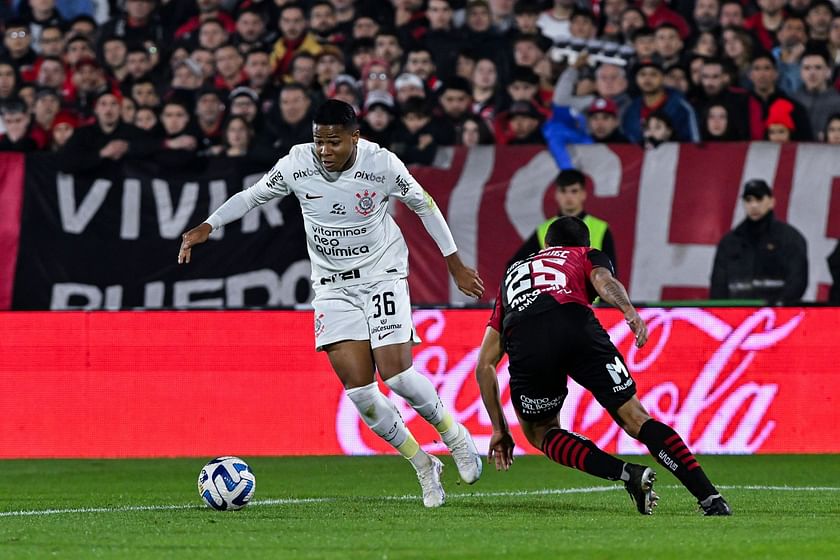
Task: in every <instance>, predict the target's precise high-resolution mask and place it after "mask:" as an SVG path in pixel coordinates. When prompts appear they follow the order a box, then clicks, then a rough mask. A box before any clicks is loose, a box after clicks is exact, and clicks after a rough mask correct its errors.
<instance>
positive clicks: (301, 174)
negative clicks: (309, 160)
mask: <svg viewBox="0 0 840 560" xmlns="http://www.w3.org/2000/svg"><path fill="white" fill-rule="evenodd" d="M317 174H318V170H317V169H312V168H309V169H298V170H297V171H295V172H294V173H292V180H294V181H297V180H298V179H304V178H306V177H312V176H313V175H317Z"/></svg>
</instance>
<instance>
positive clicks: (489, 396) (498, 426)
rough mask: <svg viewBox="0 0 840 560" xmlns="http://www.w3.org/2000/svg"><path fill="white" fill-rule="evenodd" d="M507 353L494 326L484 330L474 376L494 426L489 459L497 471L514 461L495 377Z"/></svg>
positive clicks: (488, 453) (507, 467)
mask: <svg viewBox="0 0 840 560" xmlns="http://www.w3.org/2000/svg"><path fill="white" fill-rule="evenodd" d="M502 355H504V351H503V350H502V337H501V336H500V335H499V333H498V331H496V330H495V329H493V328H492V327H487V329H486V330H485V331H484V339H483V340H482V341H481V349H480V350H479V351H478V363H477V365H476V368H475V377H476V379H477V380H478V387H479V389H480V390H481V400H482V401H483V402H484V408H485V409H486V410H487V415H488V416H489V417H490V422H491V424H492V425H493V437H492V438H490V445H489V446H488V451H487V461H488V462H489V463H493V462H495V463H496V470H497V471H498V470H508V469H509V468H510V466H511V464H512V463H513V448H514V445H515V444H514V442H513V438H512V437H511V435H510V431H509V430H508V424H507V420H506V419H505V413H504V411H503V409H502V401H501V398H500V397H499V382H498V380H497V379H496V366H497V365H499V362H500V361H501V359H502Z"/></svg>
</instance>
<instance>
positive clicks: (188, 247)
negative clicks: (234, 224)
mask: <svg viewBox="0 0 840 560" xmlns="http://www.w3.org/2000/svg"><path fill="white" fill-rule="evenodd" d="M212 231H213V227H212V226H211V225H210V224H208V223H207V222H204V223H203V224H200V225H198V226H196V227H194V228H192V229H191V230H189V231H188V232H186V233H184V234H183V235H182V236H181V250H180V251H178V264H184V263H188V262H190V256H191V255H192V248H193V247H194V246H196V245H200V244H202V243H204V242H205V241H207V239H208V238H209V237H210V232H212Z"/></svg>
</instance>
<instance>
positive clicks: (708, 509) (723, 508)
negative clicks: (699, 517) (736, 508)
mask: <svg viewBox="0 0 840 560" xmlns="http://www.w3.org/2000/svg"><path fill="white" fill-rule="evenodd" d="M706 502H708V505H703V504H704V503H706ZM698 503H699V504H700V508H701V509H702V510H703V515H732V508H731V507H729V504H728V503H726V500H724V499H723V496H721V495H720V494H715V495H714V496H709V497H708V498H706V499H705V500H703V501H702V502H698Z"/></svg>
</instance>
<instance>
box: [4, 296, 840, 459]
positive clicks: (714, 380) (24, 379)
mask: <svg viewBox="0 0 840 560" xmlns="http://www.w3.org/2000/svg"><path fill="white" fill-rule="evenodd" d="M597 314H598V317H599V318H600V320H601V322H602V323H603V324H604V326H605V328H606V329H607V330H608V332H609V333H610V336H611V337H612V339H613V341H614V342H615V344H616V345H617V346H618V348H619V349H620V350H621V351H622V353H623V354H624V355H625V357H626V359H627V363H628V366H629V369H630V371H631V373H632V374H633V376H634V378H635V379H636V382H637V384H638V388H639V396H640V398H641V401H642V403H644V405H645V406H646V407H647V409H648V411H650V412H651V414H652V415H653V416H655V417H657V418H659V419H661V420H662V421H664V422H667V423H669V424H671V425H672V426H673V427H674V428H675V429H676V430H677V431H678V432H680V433H681V434H682V435H683V437H684V438H685V439H686V441H687V442H688V444H689V445H690V446H691V447H693V448H694V450H695V451H696V452H697V453H837V452H840V429H838V427H837V425H838V420H840V362H839V361H838V360H836V358H835V352H834V351H833V350H834V344H836V343H837V333H838V332H840V309H831V308H731V309H720V308H716V309H700V308H674V309H659V308H649V309H644V310H642V316H643V317H644V318H645V319H646V320H647V322H648V325H649V327H650V330H651V339H650V342H649V343H648V344H647V346H645V348H643V349H641V350H636V349H634V348H633V346H632V336H630V335H629V334H630V333H629V330H628V329H627V327H626V325H625V324H624V321H623V319H622V316H621V315H620V314H619V313H617V312H615V311H614V310H597ZM488 316H489V311H487V310H455V311H443V310H419V311H416V312H415V314H414V320H415V325H416V327H417V330H418V332H419V334H420V336H421V337H422V338H423V342H422V343H421V344H419V345H418V346H417V347H416V348H415V367H416V368H417V370H418V371H420V372H421V373H423V374H425V375H427V376H429V378H430V379H431V380H432V382H433V383H434V384H435V386H436V387H437V389H438V392H439V393H440V395H441V398H442V400H443V401H444V403H445V404H446V405H447V406H448V407H449V409H450V410H451V411H452V413H453V415H454V416H455V418H456V419H458V420H459V421H461V422H464V423H465V424H466V425H467V426H468V427H469V428H470V429H471V431H472V432H473V434H474V435H475V439H476V443H477V445H478V447H479V449H480V450H486V448H487V441H488V440H489V437H490V433H491V428H490V425H489V421H488V418H487V416H486V414H485V413H484V411H483V407H482V405H481V398H480V396H479V392H478V386H477V384H476V382H475V378H474V373H473V372H474V367H475V362H476V357H477V354H478V346H479V344H480V341H481V337H482V334H483V331H484V328H485V324H486V320H487V318H488ZM312 332H313V317H312V313H311V312H305V311H277V312H264V311H237V312H230V311H226V312H217V311H211V312H196V311H193V312H113V313H109V312H91V313H84V312H78V313H76V312H67V313H47V312H44V313H40V312H39V313H27V312H13V313H0V383H2V388H3V389H2V391H0V410H2V411H3V413H2V415H0V458H27V457H28V458H32V457H166V456H211V455H225V454H241V455H246V456H248V455H250V456H255V455H307V454H369V453H382V452H390V451H391V450H390V448H389V447H388V446H387V445H386V444H384V443H383V442H381V441H380V440H379V439H378V438H377V437H376V436H374V435H373V434H372V433H371V432H370V430H369V429H368V428H367V427H366V426H365V425H364V424H363V423H362V421H361V420H360V419H359V418H358V416H357V414H356V411H355V409H354V407H353V405H352V404H351V403H350V401H349V400H348V399H346V398H345V397H344V395H343V392H342V389H341V385H340V383H339V382H338V380H337V378H336V377H335V375H334V374H333V373H332V371H331V369H330V367H329V363H328V361H327V359H326V356H325V355H324V354H322V353H316V352H315V350H314V348H313V346H314V344H313V334H312ZM499 380H500V386H501V388H502V390H503V395H502V398H503V403H504V405H505V410H506V413H507V416H508V418H509V420H510V421H511V425H512V428H513V432H514V438H515V439H516V440H517V443H518V444H519V448H518V450H519V451H525V452H529V453H533V452H535V451H536V450H535V449H533V448H531V447H530V446H529V445H528V444H527V442H526V441H525V438H524V436H523V435H522V433H521V431H520V429H519V427H518V426H517V424H516V419H515V416H514V414H513V409H512V406H511V404H510V397H509V393H508V391H507V386H508V375H507V362H506V360H503V362H502V364H501V366H500V368H499ZM380 385H381V387H382V390H383V392H385V393H386V394H388V388H387V387H386V386H385V385H383V384H380ZM569 387H570V391H569V396H568V397H567V398H566V402H565V404H564V407H563V410H562V412H561V414H560V420H561V423H562V425H563V426H564V427H566V428H567V429H571V430H573V431H576V432H579V433H582V434H584V435H586V436H588V437H590V438H591V439H593V440H594V441H595V442H596V443H598V445H600V446H602V447H603V448H604V449H606V450H608V451H610V452H618V453H643V452H646V450H645V449H644V448H643V447H642V446H641V445H640V444H638V443H637V442H636V441H634V440H632V439H631V438H629V437H628V436H626V435H624V434H623V433H622V432H621V431H620V430H619V429H618V428H617V427H616V426H615V425H614V424H613V422H612V421H611V420H610V418H609V416H608V415H607V414H606V413H605V412H604V411H603V409H601V407H600V406H599V405H598V404H597V402H595V401H594V399H593V398H592V397H591V395H589V394H588V393H586V392H585V391H583V390H582V389H580V387H578V386H577V385H575V384H574V383H573V382H570V383H569ZM390 396H391V398H392V399H393V400H394V401H395V402H396V403H397V406H398V408H399V410H400V412H401V414H402V416H403V418H404V419H405V421H406V422H407V423H408V425H409V428H410V429H411V430H412V431H413V432H414V434H415V436H416V437H417V439H418V440H419V441H420V442H421V443H422V444H423V445H424V447H425V448H426V449H428V450H430V451H434V452H438V451H442V448H441V446H440V444H439V443H437V442H436V441H435V440H436V439H437V438H436V433H435V431H434V429H433V428H431V427H430V426H429V425H427V424H426V423H425V422H424V421H423V420H422V419H421V418H419V417H417V415H416V413H415V412H414V411H413V410H412V409H411V408H410V407H409V406H408V405H407V404H406V403H405V402H403V401H402V400H401V399H400V398H399V397H397V396H396V395H390Z"/></svg>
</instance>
